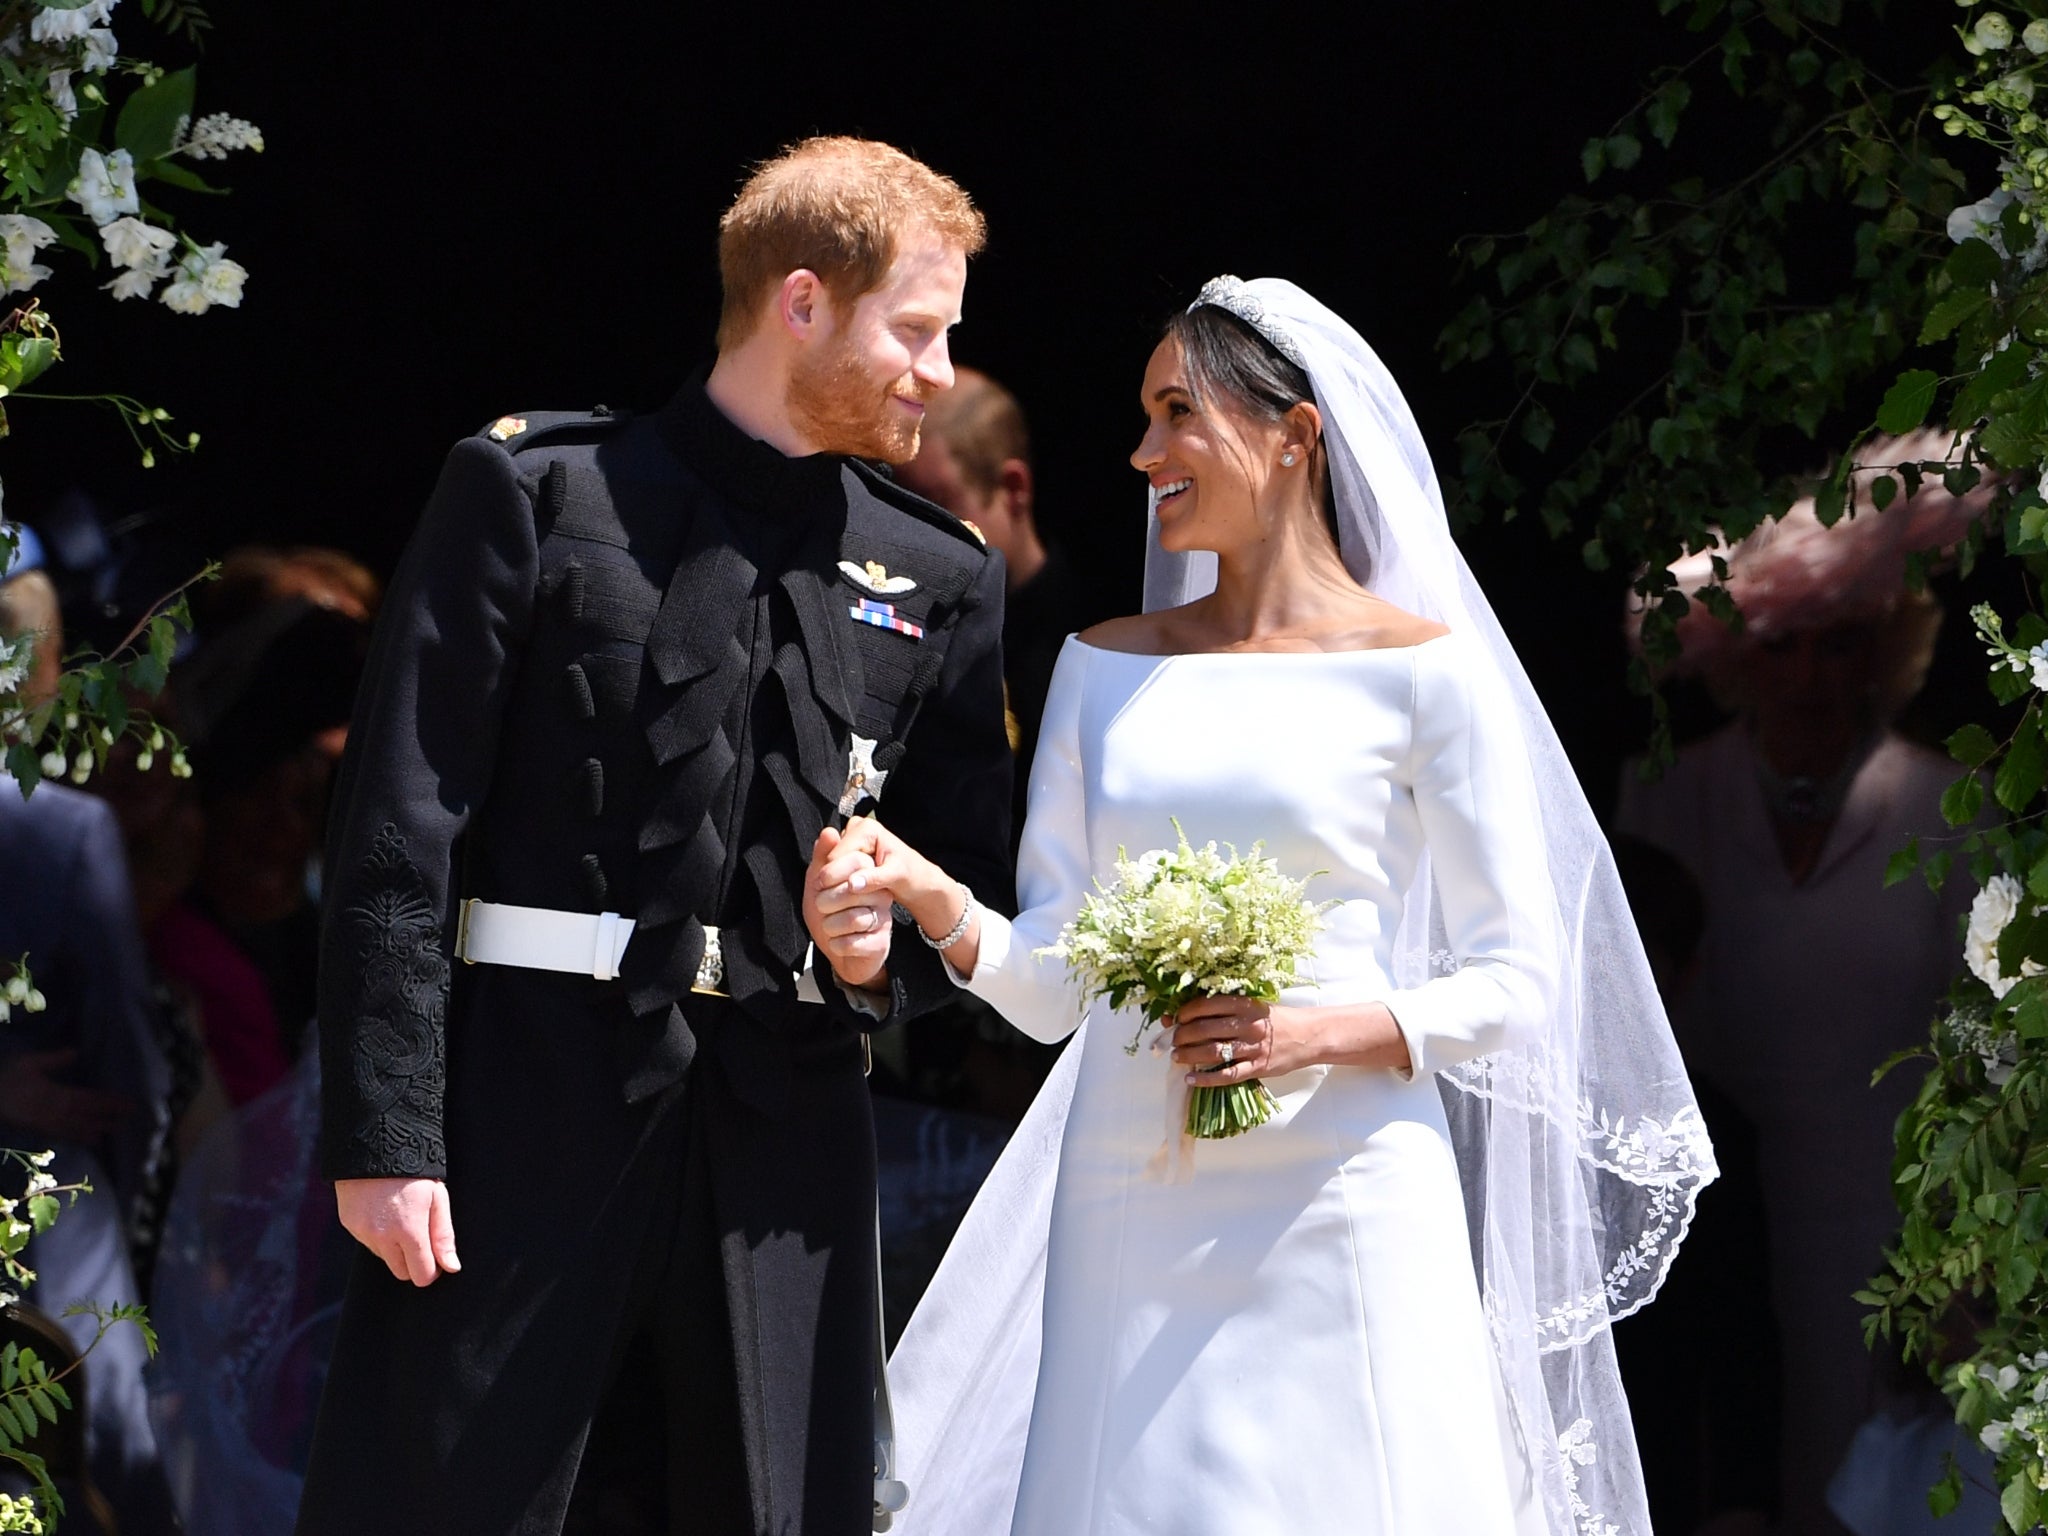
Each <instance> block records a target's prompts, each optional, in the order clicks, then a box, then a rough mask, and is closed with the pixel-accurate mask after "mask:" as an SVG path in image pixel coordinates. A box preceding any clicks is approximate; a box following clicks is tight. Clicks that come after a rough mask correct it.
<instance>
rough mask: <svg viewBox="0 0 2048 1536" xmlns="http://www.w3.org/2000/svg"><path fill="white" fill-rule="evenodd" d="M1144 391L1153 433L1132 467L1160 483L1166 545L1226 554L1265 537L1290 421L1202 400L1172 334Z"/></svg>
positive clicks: (1150, 367)
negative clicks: (1270, 492) (1270, 487)
mask: <svg viewBox="0 0 2048 1536" xmlns="http://www.w3.org/2000/svg"><path fill="white" fill-rule="evenodd" d="M1139 393H1140V401H1141V403H1142V404H1143V406H1144V409H1145V435H1144V437H1143V438H1142V439H1141V440H1140V441H1139V443H1138V447H1137V451H1136V452H1134V453H1133V454H1132V455H1131V463H1132V464H1133V465H1134V466H1135V467H1136V468H1137V469H1138V471H1139V472H1140V473H1141V474H1143V475H1144V476H1145V478H1146V479H1147V480H1149V481H1151V483H1152V490H1153V492H1154V494H1155V496H1156V497H1157V502H1156V506H1157V509H1158V514H1159V542H1160V545H1161V547H1162V548H1165V549H1169V550H1175V551H1186V550H1193V549H1212V550H1216V551H1218V552H1219V553H1221V552H1224V551H1228V550H1231V549H1234V548H1238V547H1241V546H1242V545H1244V544H1246V543H1250V542H1253V541H1256V540H1258V539H1261V538H1263V537H1265V534H1266V530H1265V527H1264V523H1263V519H1262V518H1261V517H1260V515H1259V508H1260V507H1261V506H1263V505H1265V504H1266V502H1267V498H1266V496H1265V494H1264V492H1265V489H1266V483H1267V480H1268V479H1269V478H1270V476H1271V475H1272V474H1273V473H1274V470H1275V466H1276V465H1277V464H1278V461H1279V458H1280V454H1281V451H1282V445H1281V439H1282V438H1283V437H1284V436H1285V435H1286V425H1285V423H1283V422H1268V421H1260V420H1258V419H1256V418H1254V417H1253V416H1252V415H1251V414H1250V413H1249V412H1247V411H1245V410H1243V409H1241V408H1235V407H1234V406H1233V403H1232V402H1231V401H1229V400H1228V399H1225V398H1221V397H1218V396H1217V395H1216V394H1215V392H1213V391H1212V392H1211V393H1210V396H1209V398H1207V399H1201V398H1198V397H1197V396H1196V394H1195V393H1194V389H1193V385H1192V381H1191V380H1190V379H1189V377H1188V371H1187V360H1186V358H1185V356H1184V355H1183V354H1182V351H1181V346H1180V343H1179V342H1178V341H1176V340H1175V339H1174V338H1173V337H1171V336H1169V337H1167V338H1166V339H1165V340H1164V341H1162V342H1160V343H1159V345H1158V346H1157V347H1156V348H1155V349H1153V353H1152V360H1151V361H1150V362H1149V363H1147V364H1146V365H1145V382H1144V384H1143V385H1142V386H1141V387H1140V391H1139Z"/></svg>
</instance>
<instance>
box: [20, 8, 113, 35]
mask: <svg viewBox="0 0 2048 1536" xmlns="http://www.w3.org/2000/svg"><path fill="white" fill-rule="evenodd" d="M114 3H115V0H91V3H90V4H88V5H81V6H80V7H79V8H78V9H77V10H75V11H60V10H57V9H55V8H54V7H51V6H44V7H43V8H42V9H41V10H39V11H37V12H36V19H35V20H34V21H32V22H30V23H29V24H28V35H29V36H30V37H32V38H34V39H35V40H36V41H37V42H39V43H71V42H76V41H77V40H78V39H79V38H81V37H84V36H85V35H86V33H88V32H90V31H91V30H92V29H93V28H94V27H104V26H105V25H106V24H107V23H108V22H109V21H112V20H113V19H114Z"/></svg>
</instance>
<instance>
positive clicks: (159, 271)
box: [100, 264, 170, 299]
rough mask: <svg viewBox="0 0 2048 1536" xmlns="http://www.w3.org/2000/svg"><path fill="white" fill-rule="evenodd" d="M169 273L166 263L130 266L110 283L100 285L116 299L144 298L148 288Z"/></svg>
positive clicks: (146, 295) (148, 292) (147, 295)
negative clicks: (150, 265) (151, 265)
mask: <svg viewBox="0 0 2048 1536" xmlns="http://www.w3.org/2000/svg"><path fill="white" fill-rule="evenodd" d="M169 275H170V267H169V265H168V264H165V265H163V266H158V267H130V268H129V269H128V270H127V271H126V272H123V273H122V274H121V275H120V276H118V277H116V278H115V279H114V280H113V281H112V282H111V283H101V284H100V286H101V287H102V288H104V289H106V290H107V292H109V293H111V294H112V295H113V296H114V297H115V298H117V299H146V298H148V297H149V295H150V290H151V289H153V288H155V287H156V285H157V284H158V283H159V282H161V281H162V280H163V279H164V278H165V277H167V276H169Z"/></svg>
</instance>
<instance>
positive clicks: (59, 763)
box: [37, 752, 71, 779]
mask: <svg viewBox="0 0 2048 1536" xmlns="http://www.w3.org/2000/svg"><path fill="white" fill-rule="evenodd" d="M37 766H38V767H40V768H41V769H42V770H43V777H44V778H46V779H61V778H63V777H64V770H65V769H67V768H69V767H70V766H71V764H70V763H69V762H68V761H67V760H66V759H65V756H64V754H63V753H62V752H45V753H44V754H43V759H42V761H41V762H40V763H39V764H38V765H37Z"/></svg>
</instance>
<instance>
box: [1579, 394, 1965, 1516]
mask: <svg viewBox="0 0 2048 1536" xmlns="http://www.w3.org/2000/svg"><path fill="white" fill-rule="evenodd" d="M1948 449H1949V443H1948V438H1947V434H1945V433H1944V434H1933V433H1928V434H1922V435H1921V436H1919V437H1916V438H1912V439H1906V440H1903V441H1898V442H1887V441H1882V440H1881V441H1879V442H1877V443H1874V444H1872V445H1870V447H1869V448H1868V449H1866V451H1865V452H1864V454H1863V455H1862V457H1863V458H1864V459H1865V460H1866V461H1868V462H1872V463H1894V462H1906V461H1913V460H1938V459H1942V458H1943V457H1945V456H1946V454H1947V453H1948ZM1872 478H1874V477H1873V476H1872V475H1871V474H1868V473H1865V474H1861V475H1859V477H1858V480H1857V483H1856V486H1855V497H1856V506H1855V515H1854V516H1853V517H1847V518H1844V519H1842V520H1841V521H1839V522H1837V523H1835V524H1834V525H1833V526H1831V527H1830V526H1824V525H1823V524H1822V523H1821V521H1820V519H1819V517H1818V516H1817V515H1816V513H1815V510H1814V504H1813V502H1812V500H1811V499H1808V500H1805V501H1802V502H1800V503H1798V504H1797V505H1796V506H1794V507H1793V508H1792V510H1791V511H1790V512H1788V513H1787V514H1786V515H1785V517H1784V518H1783V519H1782V520H1780V521H1778V522H1775V523H1767V524H1765V525H1764V526H1763V527H1761V528H1759V529H1757V530H1756V531H1755V532H1754V533H1752V534H1750V535H1749V536H1748V537H1747V538H1744V539H1742V540H1741V541H1740V542H1738V543H1736V544H1734V545H1733V546H1732V547H1726V548H1723V549H1721V550H1719V551H1715V552H1711V553H1719V554H1720V555H1721V557H1722V558H1724V559H1725V560H1726V561H1727V563H1728V567H1729V576H1728V581H1727V587H1728V591H1729V594H1730V596H1731V597H1732V598H1733V600H1734V602H1735V604H1736V606H1737V607H1738V608H1739V609H1740V610H1741V613H1742V617H1743V625H1742V628H1741V630H1740V631H1739V632H1737V631H1734V630H1732V629H1730V628H1729V627H1727V626H1725V625H1723V624H1721V623H1720V622H1719V621H1717V620H1715V619H1714V618H1713V617H1712V616H1711V615H1709V614H1708V613H1706V612H1705V610H1704V609H1702V608H1701V607H1699V606H1698V605H1697V604H1696V605H1695V606H1694V607H1693V609H1692V610H1691V611H1690V612H1689V613H1688V614H1687V616H1686V618H1685V620H1684V621H1683V622H1682V623H1681V625H1680V637H1681V642H1682V645H1683V653H1682V655H1681V657H1680V658H1679V660H1678V662H1677V663H1676V664H1675V666H1674V668H1673V672H1674V674H1675V675H1678V676H1690V677H1697V678H1700V679H1702V680H1703V681H1704V682H1705V683H1706V685H1707V687H1708V689H1709V690H1710V691H1711V692H1712V694H1713V696H1714V698H1715V700H1716V701H1717V702H1718V703H1720V704H1721V705H1722V707H1723V708H1725V709H1726V710H1728V711H1729V712H1730V713H1731V714H1732V715H1733V717H1734V718H1733V719H1732V720H1731V721H1730V722H1729V723H1728V724H1727V725H1726V726H1724V727H1723V728H1722V729H1720V730H1719V731H1717V732H1716V733H1715V734H1713V735H1710V736H1708V737H1706V738H1705V739H1703V740H1700V741H1697V742H1694V743H1692V744H1690V745H1688V746H1685V747H1683V748H1681V750H1680V751H1679V753H1678V758H1677V761H1676V763H1675V764H1674V765H1673V766H1672V767H1671V768H1670V769H1669V770H1668V771H1667V772H1666V773H1665V774H1664V775H1663V777H1661V778H1659V779H1656V780H1654V781H1645V780H1644V779H1643V777H1642V776H1641V774H1640V773H1639V772H1635V771H1631V772H1629V773H1628V774H1627V775H1626V777H1625V780H1624V783H1623V786H1622V794H1621V803H1620V808H1619V811H1618V813H1617V818H1616V821H1617V826H1618V828H1619V830H1621V831H1623V832H1626V833H1632V834H1635V835H1636V836H1638V837H1641V838H1642V839H1644V840H1645V841H1647V842H1649V843H1652V844H1655V845H1657V846H1658V847H1661V848H1664V849H1666V850H1667V851H1669V852H1670V853H1672V854H1673V855H1675V856H1676V857H1677V858H1678V859H1679V861H1680V862H1681V863H1683V864H1684V865H1685V867H1686V868H1687V869H1689V870H1690V871H1692V873H1693V874H1694V875H1695V876H1696V877H1697V878H1698V880H1699V882H1700V888H1701V891H1702V894H1703V896H1704V898H1705V909H1706V927H1705V932H1704V935H1703V938H1702V942H1701V945H1700V950H1699V962H1698V972H1697V976H1696V978H1695V980H1694V983H1693V985H1692V986H1691V988H1690V989H1689V990H1688V992H1687V993H1686V995H1685V996H1684V997H1683V998H1681V999H1679V1000H1678V1001H1677V1005H1676V1007H1675V1008H1674V1011H1673V1016H1672V1017H1673V1023H1674V1025H1675V1027H1676V1029H1677V1031H1678V1038H1679V1042H1680V1045H1681V1047H1682V1048H1683V1049H1684V1051H1685V1054H1686V1060H1687V1064H1688V1068H1689V1070H1690V1071H1691V1072H1692V1073H1693V1074H1694V1077H1695V1079H1696V1080H1702V1079H1703V1080H1705V1081H1706V1082H1710V1083H1712V1084H1713V1085H1715V1086H1716V1087H1717V1088H1719V1089H1720V1090H1721V1091H1722V1092H1723V1093H1724V1094H1725V1095H1726V1096H1727V1098H1728V1099H1729V1100H1730V1101H1732V1103H1733V1104H1734V1106H1735V1107H1736V1108H1737V1109H1739V1110H1740V1111H1741V1112H1742V1114H1743V1115H1745V1116H1746V1117H1747V1118H1748V1119H1749V1120H1750V1121H1751V1122H1752V1123H1753V1124H1754V1126H1755V1127H1756V1133H1757V1138H1758V1144H1757V1156H1758V1166H1759V1170H1760V1173H1761V1178H1762V1183H1763V1188H1764V1199H1765V1208H1766V1212H1767V1215H1768V1219H1769V1242H1770V1252H1771V1258H1770V1270H1771V1293H1772V1297H1773V1302H1774V1304H1775V1307H1776V1309H1777V1315H1778V1323H1779V1327H1780V1331H1781V1333H1782V1337H1783V1340H1784V1372H1783V1380H1784V1395H1783V1399H1782V1402H1781V1405H1780V1407H1781V1414H1780V1421H1781V1425H1782V1439H1781V1447H1782V1470H1783V1484H1782V1496H1781V1498H1782V1519H1783V1528H1784V1529H1786V1530H1788V1531H1797V1532H1802V1533H1805V1532H1834V1531H1839V1530H1841V1529H1842V1527H1841V1526H1839V1525H1838V1524H1837V1523H1836V1522H1835V1520H1834V1517H1833V1516H1832V1515H1831V1514H1830V1513H1829V1512H1828V1510H1827V1508H1826V1504H1825V1499H1824V1491H1825V1488H1826V1485H1827V1482H1828V1479H1829V1477H1830V1475H1831V1474H1832V1473H1833V1471H1834V1470H1835V1468H1836V1466H1837V1464H1838V1463H1839V1462H1840V1461H1841V1459H1842V1457H1843V1455H1844V1454H1845V1452H1846V1451H1847V1450H1848V1448H1849V1444H1850V1441H1851V1437H1852V1436H1853V1435H1854V1433H1855V1431H1856V1428H1857V1426H1858V1425H1859V1424H1860V1423H1861V1422H1863V1421H1864V1420H1865V1419H1866V1418H1867V1417H1869V1416H1870V1415H1871V1414H1872V1413H1874V1412H1876V1411H1878V1410H1879V1409H1880V1408H1881V1407H1882V1406H1883V1405H1884V1404H1885V1402H1886V1401H1887V1399H1888V1398H1890V1397H1891V1396H1894V1395H1895V1394H1896V1392H1897V1390H1898V1387H1897V1386H1896V1385H1895V1384H1894V1383H1893V1382H1892V1381H1891V1379H1890V1378H1889V1376H1888V1375H1887V1373H1886V1371H1885V1370H1884V1367H1883V1364H1882V1362H1880V1361H1879V1360H1877V1359H1876V1358H1875V1357H1874V1356H1873V1355H1872V1354H1871V1352H1870V1351H1869V1350H1868V1349H1866V1348H1865V1346H1864V1343H1863V1333H1862V1326H1861V1319H1862V1312H1863V1309H1862V1308H1861V1307H1860V1306H1859V1305H1858V1304H1857V1303H1856V1302H1855V1301H1854V1300H1853V1299H1852V1293H1853V1292H1855V1291H1856V1290H1858V1289H1860V1288H1861V1287H1862V1286H1863V1285H1864V1284H1865V1283H1866V1282H1867V1281H1868V1279H1869V1278H1870V1276H1871V1275H1873V1274H1875V1273H1876V1272H1877V1271H1878V1269H1879V1268H1880V1267H1881V1264H1882V1252H1883V1249H1884V1248H1885V1246H1886V1245H1887V1244H1888V1243H1889V1242H1890V1241H1891V1240H1892V1238H1893V1235H1894V1234H1895V1232H1896V1231H1897V1228H1898V1211H1897V1208H1896V1206H1895V1205H1894V1203H1893V1199H1892V1192H1891V1179H1890V1170H1891V1166H1892V1125H1893V1121H1894V1120H1895V1119H1896V1117H1897V1115H1898V1113H1899V1111H1900V1110H1901V1109H1902V1108H1903V1107H1904V1105H1905V1104H1906V1102H1907V1101H1908V1099H1909V1098H1910V1097H1911V1095H1912V1091H1913V1089H1912V1083H1911V1081H1910V1079H1909V1077H1908V1076H1906V1075H1904V1074H1895V1075H1893V1076H1891V1077H1889V1078H1887V1079H1886V1080H1885V1081H1884V1083H1882V1084H1881V1085H1879V1086H1878V1087H1877V1088H1875V1089H1873V1088H1872V1087H1871V1084H1870V1077H1871V1073H1872V1071H1873V1070H1874V1069H1875V1068H1876V1067H1877V1065H1878V1064H1879V1063H1881V1062H1882V1061H1884V1060H1885V1059H1886V1058H1887V1057H1888V1056H1890V1055H1891V1054H1892V1053H1893V1052H1894V1051H1897V1050H1899V1049H1902V1048H1904V1047H1908V1046H1911V1045H1914V1044H1916V1043H1918V1042H1919V1041H1921V1040H1922V1039H1924V1037H1925V1035H1926V1031H1927V1024H1928V1019H1929V1017H1930V1014H1931V1010H1932V1008H1933V1007H1934V1005H1935V1003H1936V1001H1937V1000H1938V999H1939V998H1941V997H1942V996H1943V994H1944V993H1945V992H1946V991H1947V988H1948V984H1949V980H1950V978H1951V976H1952V974H1953V973H1954V972H1955V970H1956V968H1957V965H1958V964H1959V962H1960V960H1961V949H1960V939H1959V937H1958V934H1959V928H1958V918H1959V915H1960V914H1961V913H1962V911H1963V910H1964V909H1965V908H1966V907H1967V905H1968V902H1969V898H1970V891H1969V890H1968V889H1967V885H1968V882H1966V881H1960V880H1952V881H1950V882H1949V883H1948V884H1947V885H1946V887H1945V888H1944V889H1943V891H1942V892H1941V893H1940V894H1939V895H1938V896H1937V895H1935V894H1933V893H1931V892H1930V891H1929V890H1928V888H1927V886H1926V885H1925V884H1924V883H1923V882H1921V881H1920V880H1917V879H1915V880H1909V881H1906V882H1905V883H1903V884H1899V885H1895V886H1893V887H1891V888H1890V889H1887V888H1886V887H1885V880H1884V871H1885V864H1886V862H1887V861H1888V860H1889V859H1890V857H1891V856H1892V855H1893V854H1894V853H1896V852H1898V851H1899V850H1900V849H1901V848H1903V847H1904V846H1905V845H1906V843H1907V840H1908V839H1909V838H1912V837H1915V836H1918V837H1921V838H1925V839H1928V840H1929V841H1930V842H1934V841H1938V840H1941V839H1944V838H1947V837H1949V836H1950V829H1949V828H1948V827H1947V825H1946V824H1945V823H1944V822H1943V820H1942V816H1941V812H1940V808H1939V802H1940V797H1941V792H1942V790H1943V788H1945V787H1946V786H1947V784H1948V783H1949V782H1950V781H1951V780H1952V779H1953V778H1954V777H1955V768H1954V765H1953V764H1951V763H1950V762H1949V761H1948V760H1947V759H1946V758H1945V757H1943V756H1942V755H1941V754H1939V753H1936V752H1933V751H1930V750H1928V749H1926V748H1923V747H1920V746H1917V745H1915V744H1914V743H1912V742H1910V741H1908V740H1906V739H1905V738H1904V737H1903V736H1901V735H1900V734H1899V733H1898V732H1897V731H1896V730H1894V729H1893V721H1894V720H1895V719H1896V717H1897V716H1898V714H1899V712H1900V711H1901V710H1902V709H1903V708H1904V707H1905V706H1906V704H1907V703H1908V702H1909V701H1910V700H1911V699H1912V698H1913V696H1914V695H1915V694H1916V693H1917V692H1918V691H1919V690H1920V687H1921V684H1922V683H1923V681H1924V680H1925V678H1926V675H1927V669H1928V666H1929V663H1930V661H1931V659H1932V656H1933V649H1934V642H1935V637H1936V634H1937V632H1938V630H1939V628H1940V622H1941V614H1940V610H1939V608H1938V607H1937V605H1936V604H1935V602H1934V600H1933V599H1932V598H1931V597H1930V596H1928V595H1927V594H1926V593H1925V592H1914V591H1911V590H1909V589H1908V587H1907V585H1906V557H1907V555H1908V553H1910V552H1913V551H1932V550H1940V549H1944V548H1947V547H1949V546H1951V545H1953V544H1955V543H1956V542H1957V541H1958V540H1960V539H1961V538H1962V537H1963V536H1964V535H1965V533H1966V532H1967V530H1968V528H1969V525H1970V524H1971V523H1972V522H1973V521H1974V520H1975V519H1976V518H1978V517H1979V516H1981V515H1982V512H1983V508H1984V505H1985V503H1986V502H1987V501H1988V497H1989V491H1988V488H1983V489H1979V490H1978V491H1975V492H1973V493H1971V494H1970V495H1968V496H1965V497H1960V498H1959V497H1956V496H1953V495H1951V494H1949V492H1947V491H1946V490H1945V489H1943V487H1942V484H1941V481H1940V479H1939V478H1938V477H1934V476H1930V477H1929V478H1928V480H1927V481H1926V483H1925V484H1924V485H1923V487H1922V488H1921V489H1920V490H1919V491H1918V492H1917V493H1916V494H1914V495H1912V496H1910V497H1908V496H1903V495H1902V496H1900V498H1899V499H1898V500H1897V501H1896V502H1894V503H1893V504H1892V505H1891V507H1890V508H1888V509H1887V510H1886V511H1885V512H1883V513H1880V512H1878V511H1877V509H1876V506H1875V504H1874V502H1873V501H1872V500H1871V494H1870V481H1871V479H1872ZM1711 553H1710V552H1704V551H1703V552H1701V553H1700V554H1698V555H1695V556H1692V557H1690V558H1688V559H1687V560H1685V561H1683V562H1681V563H1680V564H1678V565H1675V566H1674V567H1673V571H1674V573H1675V574H1676V575H1678V576H1679V578H1680V584H1681V586H1682V587H1683V588H1684V589H1685V590H1686V591H1688V592H1691V591H1693V590H1695V589H1697V588H1698V587H1700V586H1702V585H1704V584H1706V582H1707V581H1708V580H1709V579H1710V576H1711V568H1710V564H1709V561H1710V559H1711Z"/></svg>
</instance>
